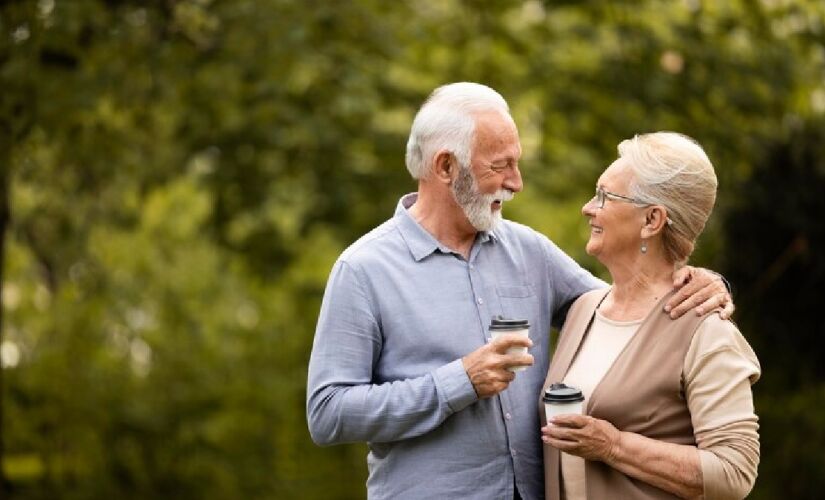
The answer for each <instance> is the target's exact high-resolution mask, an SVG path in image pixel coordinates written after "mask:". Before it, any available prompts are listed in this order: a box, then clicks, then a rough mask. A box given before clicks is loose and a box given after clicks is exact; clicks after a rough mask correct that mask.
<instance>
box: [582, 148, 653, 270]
mask: <svg viewBox="0 0 825 500" xmlns="http://www.w3.org/2000/svg"><path fill="white" fill-rule="evenodd" d="M632 176H633V174H632V172H631V170H630V168H629V166H628V164H627V160H625V159H624V158H619V159H618V160H616V161H614V162H613V163H612V164H611V165H610V166H609V167H607V170H605V171H604V173H602V175H601V177H599V180H598V182H597V184H596V187H597V188H602V189H604V190H605V191H607V192H610V193H614V194H617V195H621V196H630V194H629V193H628V191H629V186H630V181H631V179H632ZM582 215H584V216H585V217H587V218H588V219H590V239H589V240H588V242H587V246H586V250H587V253H588V254H589V255H592V256H594V257H596V258H597V259H599V261H600V262H601V263H603V264H605V265H609V264H621V263H623V262H628V263H629V262H632V261H633V260H635V259H636V258H638V256H639V254H640V250H639V249H640V247H641V244H642V236H641V230H642V227H644V225H645V211H644V209H643V208H640V207H639V206H638V205H635V204H633V203H625V202H623V201H617V200H615V199H610V197H607V199H605V201H604V207H603V208H599V206H598V203H597V202H596V198H595V197H593V198H592V199H591V200H590V201H588V202H587V203H585V205H584V206H583V207H582Z"/></svg>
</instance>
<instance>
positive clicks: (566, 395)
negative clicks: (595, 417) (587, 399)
mask: <svg viewBox="0 0 825 500" xmlns="http://www.w3.org/2000/svg"><path fill="white" fill-rule="evenodd" d="M542 400H544V413H545V415H547V421H548V422H550V420H551V419H552V418H553V416H555V415H563V414H568V413H578V414H579V415H581V413H582V401H584V395H583V394H582V391H580V390H579V389H576V388H575V387H570V386H568V385H564V384H562V383H561V382H557V383H555V384H550V387H548V388H547V389H546V390H545V391H544V397H542Z"/></svg>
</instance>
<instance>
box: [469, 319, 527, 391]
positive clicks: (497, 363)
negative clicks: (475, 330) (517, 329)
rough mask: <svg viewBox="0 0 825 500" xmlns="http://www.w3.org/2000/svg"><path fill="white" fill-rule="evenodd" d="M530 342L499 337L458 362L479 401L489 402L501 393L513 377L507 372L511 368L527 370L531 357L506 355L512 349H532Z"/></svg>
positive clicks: (511, 336)
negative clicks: (468, 378)
mask: <svg viewBox="0 0 825 500" xmlns="http://www.w3.org/2000/svg"><path fill="white" fill-rule="evenodd" d="M532 346H533V341H532V340H530V338H529V337H527V336H524V335H520V334H516V333H513V334H507V335H501V336H499V337H496V338H495V339H493V340H492V341H491V342H490V343H489V344H487V345H485V346H482V347H479V348H478V349H476V350H475V351H473V352H471V353H470V354H468V355H466V356H464V357H463V358H461V362H462V363H463V364H464V371H466V372H467V376H468V377H470V382H472V384H473V388H474V389H475V390H476V394H477V395H478V397H479V399H482V398H489V397H491V396H495V395H496V394H498V393H500V392H501V391H503V390H504V389H506V388H507V386H509V385H510V382H512V381H513V379H514V378H515V377H516V374H515V373H513V372H511V371H510V370H508V369H507V368H508V367H511V366H530V365H532V364H533V356H532V355H530V354H525V353H521V352H518V353H512V354H509V353H507V349H510V348H512V347H532Z"/></svg>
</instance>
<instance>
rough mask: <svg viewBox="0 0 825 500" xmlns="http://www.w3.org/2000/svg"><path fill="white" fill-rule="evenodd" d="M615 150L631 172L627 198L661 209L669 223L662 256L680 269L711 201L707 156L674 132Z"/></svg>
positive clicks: (713, 187) (645, 136)
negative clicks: (670, 222)
mask: <svg viewBox="0 0 825 500" xmlns="http://www.w3.org/2000/svg"><path fill="white" fill-rule="evenodd" d="M618 149H619V157H620V158H625V159H627V160H628V163H629V165H630V169H631V170H632V172H633V179H632V180H631V181H630V192H629V195H630V196H632V197H633V198H637V199H639V200H642V201H644V202H646V203H650V204H652V205H662V206H664V207H665V208H666V209H667V215H668V217H670V219H671V220H672V221H673V223H672V224H669V225H668V226H666V227H665V229H664V231H663V233H662V237H663V242H664V246H665V252H666V256H667V258H668V260H669V261H670V262H673V263H675V264H678V265H684V264H685V263H686V262H687V259H688V257H690V254H691V253H693V248H694V245H695V243H696V239H697V238H698V237H699V235H700V234H701V233H702V230H703V229H704V228H705V223H706V222H707V220H708V217H710V213H711V211H712V210H713V205H714V203H715V202H716V187H717V181H716V173H715V172H714V170H713V165H712V164H711V162H710V160H709V159H708V156H707V154H705V151H704V150H703V149H702V147H701V146H700V145H699V144H697V143H696V141H694V140H693V139H691V138H690V137H688V136H686V135H682V134H677V133H675V132H656V133H652V134H642V135H637V136H635V137H633V139H628V140H626V141H622V142H621V144H619V148H618Z"/></svg>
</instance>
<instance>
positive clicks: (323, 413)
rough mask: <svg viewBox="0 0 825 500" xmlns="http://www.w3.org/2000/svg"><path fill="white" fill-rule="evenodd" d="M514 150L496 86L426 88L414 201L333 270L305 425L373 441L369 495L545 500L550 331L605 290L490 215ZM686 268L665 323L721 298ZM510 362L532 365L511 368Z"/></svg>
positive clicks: (715, 283)
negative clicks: (511, 326) (524, 324)
mask: <svg viewBox="0 0 825 500" xmlns="http://www.w3.org/2000/svg"><path fill="white" fill-rule="evenodd" d="M520 156H521V146H520V144H519V138H518V132H517V130H516V126H515V123H514V122H513V119H512V118H511V116H510V113H509V109H508V106H507V103H506V102H505V101H504V99H503V98H502V97H501V96H500V95H499V94H498V93H497V92H496V91H494V90H492V89H490V88H489V87H485V86H483V85H479V84H474V83H456V84H451V85H446V86H444V87H440V88H438V89H436V90H435V91H434V92H433V93H432V95H431V96H430V97H429V99H428V100H427V101H426V102H425V103H424V105H423V106H422V107H421V109H420V110H419V112H418V114H417V115H416V117H415V121H414V122H413V126H412V131H411V133H410V138H409V142H408V144H407V168H408V169H409V171H410V173H411V174H412V176H413V177H414V178H415V179H417V180H418V192H417V193H413V194H408V195H406V196H404V197H403V198H401V200H400V202H399V203H398V207H397V208H396V211H395V215H394V216H393V217H392V218H391V219H390V220H388V221H386V222H384V223H383V224H382V225H380V226H378V227H377V228H375V229H374V230H372V231H371V232H370V233H368V234H367V235H365V236H363V237H362V238H360V239H359V240H358V241H357V242H355V243H354V244H353V245H352V246H350V247H349V248H348V249H347V250H346V251H345V252H344V253H343V254H342V255H341V256H340V258H339V259H338V261H337V262H336V263H335V266H334V267H333V269H332V272H331V274H330V277H329V282H328V283H327V289H326V293H325V295H324V300H323V305H322V306H321V313H320V317H319V319H318V326H317V330H316V333H315V341H314V344H313V348H312V356H311V359H310V363H309V381H308V390H307V419H308V422H309V428H310V432H311V434H312V438H313V439H314V440H315V442H316V443H318V444H322V445H328V444H334V443H347V442H357V441H366V442H367V443H368V445H369V449H370V452H369V456H368V458H367V462H368V465H369V479H368V480H367V489H368V494H369V498H374V499H385V498H386V499H404V498H422V499H423V498H427V499H429V498H449V499H453V498H478V499H494V498H507V499H510V498H525V499H538V498H542V495H543V491H544V489H543V469H542V446H541V439H540V434H539V428H540V424H539V421H538V415H537V412H536V404H537V401H538V397H539V391H540V389H541V386H542V383H543V381H544V376H545V374H546V373H547V368H548V360H549V357H550V356H549V352H548V351H549V332H550V328H551V325H555V326H559V325H560V324H561V323H562V322H563V321H564V318H565V314H566V311H567V308H568V306H569V304H570V303H571V302H572V301H573V300H574V299H576V298H577V297H578V296H579V295H581V294H582V293H584V292H586V291H588V290H592V289H594V288H597V287H602V286H604V283H603V282H601V281H599V280H598V279H596V278H594V277H593V276H592V275H591V274H590V273H588V272H587V271H585V270H584V269H582V268H581V267H580V266H579V265H578V264H576V263H575V262H574V261H573V260H572V259H570V258H569V257H568V256H567V255H565V254H564V253H563V252H562V251H561V250H559V249H558V247H556V245H554V244H553V243H552V242H551V241H550V240H549V239H547V238H546V237H544V236H543V235H541V234H539V233H537V232H535V231H533V230H532V229H530V228H528V227H525V226H523V225H519V224H516V223H513V222H510V221H507V220H503V219H502V218H501V207H502V204H503V203H504V202H506V201H508V200H510V199H511V198H512V197H513V195H514V193H517V192H519V191H521V189H522V181H521V174H520V173H519V169H518V161H519V157H520ZM692 274H693V279H692V280H691V281H690V283H688V284H687V285H685V286H684V287H682V289H681V290H680V291H679V292H678V293H677V296H675V297H674V299H673V301H672V303H671V304H670V306H673V311H672V312H673V314H681V313H683V312H684V311H687V310H689V309H691V308H692V307H694V306H696V305H698V304H701V306H700V307H702V308H711V307H716V306H718V305H720V304H723V303H724V302H726V301H727V298H728V296H727V294H726V293H725V291H724V286H723V285H722V284H721V281H720V280H719V279H717V278H716V277H715V276H714V275H712V274H711V273H710V272H707V271H701V270H695V269H694V270H693V273H692ZM684 275H687V273H676V274H675V275H674V281H675V282H680V280H681V278H682V277H683V276H684ZM685 297H687V299H685ZM683 300H684V301H683ZM728 309H729V311H727V314H729V313H730V311H732V306H728ZM497 315H502V316H504V317H508V318H519V319H527V320H528V321H529V324H530V336H529V338H526V337H523V336H519V335H515V334H510V335H504V336H499V337H497V338H496V339H495V340H491V338H490V336H489V333H488V325H489V323H490V321H491V318H493V317H495V316H497ZM512 347H530V352H531V353H532V354H527V353H523V352H518V351H517V350H513V352H512V353H508V349H510V348H512ZM518 365H533V366H531V367H529V368H527V369H526V370H525V371H519V372H515V373H514V372H513V371H510V370H508V368H510V367H514V366H518Z"/></svg>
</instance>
